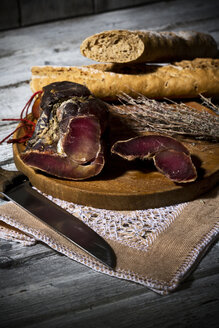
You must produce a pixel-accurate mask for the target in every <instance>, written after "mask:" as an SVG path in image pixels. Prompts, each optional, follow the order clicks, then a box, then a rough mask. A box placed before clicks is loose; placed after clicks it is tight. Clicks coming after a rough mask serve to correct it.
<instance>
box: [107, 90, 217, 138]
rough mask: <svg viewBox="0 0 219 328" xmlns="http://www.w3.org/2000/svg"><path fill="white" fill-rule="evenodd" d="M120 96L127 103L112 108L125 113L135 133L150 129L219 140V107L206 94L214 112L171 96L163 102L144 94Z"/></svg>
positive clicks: (125, 119)
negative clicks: (195, 106)
mask: <svg viewBox="0 0 219 328" xmlns="http://www.w3.org/2000/svg"><path fill="white" fill-rule="evenodd" d="M119 99H120V102H121V104H122V105H125V106H117V105H113V107H112V109H113V111H114V112H115V113H117V114H119V115H122V117H123V120H124V122H125V124H126V125H127V126H129V127H130V128H131V129H132V131H134V132H136V133H142V132H147V131H148V132H156V133H165V134H168V135H172V136H173V135H181V136H186V137H190V138H195V139H202V140H209V141H218V140H219V115H218V113H219V108H218V107H217V106H216V105H214V104H212V102H211V100H210V99H207V98H205V97H203V96H201V99H202V101H203V105H204V106H206V107H208V109H209V110H211V111H212V114H211V113H210V112H208V111H206V110H201V109H200V110H197V109H194V108H193V107H191V106H189V105H186V104H184V103H176V102H173V101H170V100H168V99H167V100H166V101H162V102H161V101H156V100H153V99H148V98H147V97H145V96H143V95H139V96H138V98H137V99H134V98H132V97H130V96H128V95H127V94H123V95H121V96H120V97H119Z"/></svg>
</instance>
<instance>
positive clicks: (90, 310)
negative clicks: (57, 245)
mask: <svg viewBox="0 0 219 328" xmlns="http://www.w3.org/2000/svg"><path fill="white" fill-rule="evenodd" d="M218 9H219V2H218V1H214V0H211V1H203V0H194V1H191V0H190V1H189V0H184V1H181V0H174V1H162V2H160V3H148V4H147V5H145V6H141V7H135V8H131V9H124V10H118V11H114V12H113V15H112V13H111V12H109V13H104V14H99V15H91V16H87V17H80V18H77V19H69V20H65V21H60V22H53V23H50V24H42V25H36V26H32V27H26V28H22V29H19V30H18V29H15V30H10V31H7V32H1V33H0V48H1V61H0V70H1V79H0V103H1V109H0V118H3V117H19V114H20V111H21V109H22V108H23V106H24V104H25V103H26V101H27V100H28V99H29V97H30V95H31V91H30V88H29V79H30V76H31V74H30V68H31V66H33V65H44V64H45V62H46V63H47V64H51V65H82V64H83V65H86V64H89V63H90V62H89V61H86V60H85V58H83V57H82V56H80V53H79V45H80V43H81V41H82V40H83V39H84V38H85V37H87V36H88V35H91V34H94V33H97V32H100V31H102V30H104V29H113V28H130V29H154V30H156V31H157V30H182V29H187V30H197V31H202V32H207V33H210V34H211V35H212V36H213V37H214V38H215V39H216V40H217V42H218V44H219V20H218V14H217V13H218ZM18 32H19V33H18ZM14 127H15V125H14V124H13V125H11V124H8V123H7V124H6V123H3V122H0V139H2V138H3V137H4V136H6V135H7V134H9V133H10V132H12V131H13V128H14ZM0 154H1V158H0V163H1V165H3V166H4V168H5V169H12V170H14V169H15V166H14V162H13V154H12V147H11V145H8V144H5V143H4V144H1V145H0ZM0 202H2V200H0ZM218 248H219V244H216V245H214V247H213V248H212V249H211V250H210V252H209V253H208V254H207V255H206V256H205V258H204V259H203V260H202V261H201V263H200V264H199V266H198V267H197V269H196V270H195V272H194V273H193V274H192V275H191V276H190V277H189V278H187V279H186V280H185V282H184V283H183V284H182V285H181V287H180V288H179V289H178V290H177V291H176V292H175V293H173V294H171V295H168V296H159V295H157V294H155V293H154V292H152V291H149V290H148V289H147V288H145V287H144V286H140V285H137V284H135V283H131V282H129V281H124V280H119V279H116V278H112V277H109V276H105V275H104V274H100V273H97V272H95V271H92V270H91V269H89V268H87V267H85V266H83V265H81V264H79V263H76V262H74V261H72V260H70V259H69V258H67V257H65V256H62V255H60V254H59V253H57V252H55V251H53V250H51V249H49V248H48V247H47V246H45V245H42V244H40V243H38V244H37V245H35V246H32V247H25V246H22V245H20V244H18V243H15V242H9V241H4V240H0V264H1V263H3V266H1V265H0V277H1V279H0V319H1V321H0V326H1V327H2V328H3V327H4V328H10V327H13V328H14V327H17V328H19V327H22V328H34V327H37V328H44V327H45V328H50V327H51V328H54V327H55V328H59V327H60V328H63V327H64V328H68V327H69V328H72V327H74V328H82V327H86V328H94V327H95V328H115V327H119V328H139V327H142V328H144V327H147V328H154V327H156V328H171V327H174V328H175V327H179V328H194V327H200V328H209V327H211V328H217V327H218V322H219V321H218V320H219V319H218V307H219V299H218V288H219V279H218V278H219V265H218V263H219V252H218V250H219V249H218ZM1 259H2V262H1Z"/></svg>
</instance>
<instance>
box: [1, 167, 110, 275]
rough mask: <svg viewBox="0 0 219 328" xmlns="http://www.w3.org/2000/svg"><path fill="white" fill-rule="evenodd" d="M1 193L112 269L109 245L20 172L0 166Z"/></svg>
mask: <svg viewBox="0 0 219 328" xmlns="http://www.w3.org/2000/svg"><path fill="white" fill-rule="evenodd" d="M0 193H1V194H2V195H4V196H5V197H6V199H8V200H11V201H13V202H14V203H15V204H17V205H18V206H20V207H22V208H23V209H24V210H25V211H27V212H28V213H31V214H32V215H34V216H35V217H36V218H37V219H38V220H40V221H42V222H44V223H45V224H47V225H48V226H49V227H51V228H52V229H53V230H55V231H56V232H58V233H59V234H61V235H62V236H64V237H65V238H66V239H68V240H70V241H71V242H72V243H73V244H75V245H77V246H78V247H79V248H81V249H83V250H84V251H85V252H86V253H88V254H90V255H91V256H93V257H94V258H96V259H98V260H99V261H101V262H102V263H103V264H105V265H107V266H108V267H109V268H111V269H113V268H115V266H116V256H115V253H114V251H113V249H112V248H111V247H110V245H109V244H108V243H107V242H106V241H105V240H104V239H103V238H102V237H101V236H99V235H98V234H97V233H96V232H95V231H94V230H92V229H91V228H90V227H88V226H87V225H86V224H85V223H83V222H82V221H81V220H80V219H78V218H77V217H76V216H74V215H72V214H70V213H69V212H67V211H65V210H64V209H63V208H61V207H60V206H58V205H56V204H55V203H53V202H52V201H50V200H49V199H47V198H46V197H44V196H43V195H42V194H40V193H39V192H37V191H36V190H34V189H33V188H32V186H31V183H30V182H29V180H28V178H27V177H26V176H25V175H23V174H22V173H21V172H19V171H7V170H4V169H2V168H0Z"/></svg>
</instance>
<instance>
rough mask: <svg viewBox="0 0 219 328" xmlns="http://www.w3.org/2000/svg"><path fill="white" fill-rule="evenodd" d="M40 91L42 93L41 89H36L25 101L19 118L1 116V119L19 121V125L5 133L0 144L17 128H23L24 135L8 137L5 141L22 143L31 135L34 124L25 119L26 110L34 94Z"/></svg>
mask: <svg viewBox="0 0 219 328" xmlns="http://www.w3.org/2000/svg"><path fill="white" fill-rule="evenodd" d="M41 93H42V91H37V92H35V93H34V94H33V95H32V96H31V97H30V99H29V100H28V102H27V103H26V105H25V106H24V108H23V109H22V111H21V114H20V118H3V119H2V121H16V122H21V125H19V126H18V127H17V128H16V129H15V130H14V131H13V132H11V133H10V134H9V135H7V136H6V137H5V138H4V139H3V140H1V141H0V144H2V143H3V142H4V141H6V140H7V139H8V138H10V136H11V135H13V134H14V133H15V132H16V131H17V130H19V129H21V128H24V129H25V132H26V133H25V135H24V136H22V137H20V138H14V139H9V140H8V141H7V143H24V142H26V141H27V140H28V139H30V138H31V137H32V135H33V132H34V130H35V125H36V124H35V123H34V122H32V121H31V120H29V119H27V115H28V110H29V108H30V105H31V103H32V101H33V99H34V98H35V97H36V95H39V94H41ZM24 112H25V117H23V115H24Z"/></svg>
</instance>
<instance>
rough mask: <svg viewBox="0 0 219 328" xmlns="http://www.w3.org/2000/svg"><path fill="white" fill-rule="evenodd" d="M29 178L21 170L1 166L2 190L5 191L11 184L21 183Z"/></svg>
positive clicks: (0, 186) (0, 188)
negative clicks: (9, 169)
mask: <svg viewBox="0 0 219 328" xmlns="http://www.w3.org/2000/svg"><path fill="white" fill-rule="evenodd" d="M25 179H27V178H26V177H25V175H24V174H23V173H21V172H19V171H7V170H4V169H3V168H2V167H0V192H4V191H5V190H6V189H7V188H8V187H9V186H10V185H13V184H17V183H20V182H21V181H23V180H25Z"/></svg>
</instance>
